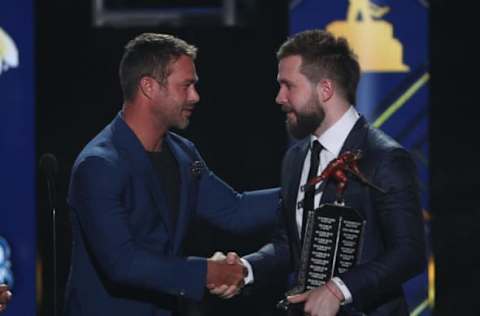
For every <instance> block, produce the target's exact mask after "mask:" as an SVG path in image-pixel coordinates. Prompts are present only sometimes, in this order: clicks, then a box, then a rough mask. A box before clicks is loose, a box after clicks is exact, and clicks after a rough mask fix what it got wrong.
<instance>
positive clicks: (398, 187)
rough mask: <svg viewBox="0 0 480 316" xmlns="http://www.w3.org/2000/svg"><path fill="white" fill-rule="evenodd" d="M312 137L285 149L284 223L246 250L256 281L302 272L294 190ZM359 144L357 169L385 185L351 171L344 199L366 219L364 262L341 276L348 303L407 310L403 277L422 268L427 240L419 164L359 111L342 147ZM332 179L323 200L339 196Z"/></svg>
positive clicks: (380, 310)
mask: <svg viewBox="0 0 480 316" xmlns="http://www.w3.org/2000/svg"><path fill="white" fill-rule="evenodd" d="M309 146H310V141H309V138H307V139H305V140H303V141H301V142H299V143H298V144H296V145H294V146H293V147H292V148H290V150H289V151H288V153H287V154H286V156H285V159H284V162H283V170H282V171H283V174H282V200H283V202H282V204H283V207H282V212H281V223H283V224H282V225H280V226H279V227H278V229H277V231H276V233H275V236H274V238H273V240H272V243H271V244H268V245H266V246H265V247H263V248H262V249H261V250H259V251H258V252H257V253H254V254H251V255H249V256H246V259H247V260H248V261H249V262H250V263H251V264H252V268H253V272H254V278H255V283H257V282H258V283H259V284H260V285H261V284H262V283H267V282H268V278H269V277H271V273H285V271H298V268H299V259H300V251H301V245H300V240H299V237H298V236H299V235H298V229H297V225H296V221H295V214H296V213H295V212H296V211H295V207H296V202H297V192H298V186H299V182H300V176H301V172H302V167H303V162H304V160H305V156H306V154H307V152H308V150H309ZM355 149H360V150H361V151H362V153H363V157H362V158H361V160H360V161H359V165H358V166H359V169H360V171H361V172H362V173H363V174H364V175H365V176H366V177H367V178H368V179H370V180H371V181H372V182H373V183H374V184H376V185H378V186H380V187H381V188H383V189H384V190H386V191H387V193H386V194H382V193H379V192H377V191H375V190H372V189H370V188H369V187H367V186H365V185H363V184H361V183H360V182H358V181H357V180H356V179H354V178H352V177H350V176H349V181H348V186H347V189H346V192H345V201H346V204H347V206H350V207H352V208H354V209H356V210H358V211H359V212H360V213H361V214H362V215H363V216H364V218H365V219H366V221H367V224H366V228H365V233H364V243H363V249H362V253H361V255H360V259H359V263H358V264H357V265H356V266H355V267H353V268H352V269H351V270H350V271H348V272H346V273H344V274H342V275H340V278H341V279H342V280H343V281H344V282H345V284H346V285H347V287H348V289H349V290H350V292H351V293H352V296H353V303H352V304H350V306H346V308H345V310H350V311H356V312H359V313H365V314H367V315H385V316H386V315H389V316H390V315H408V310H407V306H406V303H405V300H404V296H403V292H402V287H401V286H402V283H403V282H405V281H407V280H408V279H410V278H411V277H413V276H415V275H416V274H418V273H420V272H421V271H422V270H423V269H424V268H425V264H426V263H425V261H426V258H425V257H426V254H425V240H424V238H425V237H424V230H423V223H422V218H421V206H420V198H419V188H418V183H417V178H416V168H415V165H414V162H413V160H412V159H411V157H410V155H409V154H408V152H407V151H406V150H405V149H403V148H402V147H401V146H400V145H399V144H397V143H396V142H395V141H394V140H393V139H391V138H390V137H388V136H387V135H385V134H384V133H383V132H381V131H380V130H378V129H375V128H372V127H370V126H369V125H368V124H367V122H366V121H365V119H364V118H363V117H361V118H360V119H359V120H358V121H357V123H356V124H355V126H354V128H353V129H352V131H351V132H350V134H349V135H348V137H347V139H346V141H345V144H344V146H343V148H342V151H341V152H345V151H346V150H355ZM335 188H336V184H335V182H334V180H332V181H328V182H327V184H326V186H325V189H324V191H323V195H322V203H326V202H329V203H333V202H334V201H335Z"/></svg>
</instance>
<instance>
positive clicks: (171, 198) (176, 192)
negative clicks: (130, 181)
mask: <svg viewBox="0 0 480 316" xmlns="http://www.w3.org/2000/svg"><path fill="white" fill-rule="evenodd" d="M147 154H148V156H149V157H150V160H151V161H152V165H153V168H154V169H155V171H156V173H157V175H158V178H159V179H160V183H161V184H162V186H163V188H164V189H165V193H166V195H167V203H168V206H169V208H170V210H171V212H172V214H171V217H172V220H173V227H176V224H177V217H178V212H179V210H178V208H179V201H180V172H179V169H178V163H177V160H176V159H175V157H174V156H173V153H172V151H171V150H170V147H169V146H168V145H167V143H166V142H165V141H164V142H163V144H162V149H161V151H147Z"/></svg>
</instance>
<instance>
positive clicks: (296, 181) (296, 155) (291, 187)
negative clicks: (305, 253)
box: [285, 138, 310, 249]
mask: <svg viewBox="0 0 480 316" xmlns="http://www.w3.org/2000/svg"><path fill="white" fill-rule="evenodd" d="M309 147H310V142H309V138H307V140H305V141H303V142H302V143H299V144H298V145H296V147H295V148H293V150H294V152H293V153H292V155H293V157H292V159H291V163H289V164H288V165H287V166H286V168H287V171H288V170H291V172H288V173H287V174H288V177H287V178H286V182H285V183H287V184H288V189H287V197H288V198H287V206H286V207H287V216H288V217H289V219H288V221H287V222H288V223H289V225H290V231H292V232H293V236H291V237H293V238H294V239H295V245H297V246H298V249H300V238H299V236H298V235H299V231H298V227H297V220H296V217H297V195H298V189H299V185H300V178H301V177H302V170H303V163H304V161H305V157H306V155H307V152H308V149H309ZM290 210H291V211H290Z"/></svg>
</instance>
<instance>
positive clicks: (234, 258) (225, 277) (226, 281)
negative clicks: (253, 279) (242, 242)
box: [207, 252, 248, 299]
mask: <svg viewBox="0 0 480 316" xmlns="http://www.w3.org/2000/svg"><path fill="white" fill-rule="evenodd" d="M247 274H248V270H247V268H246V267H245V266H244V265H243V263H242V261H241V260H240V257H239V256H238V254H236V253H235V252H229V253H228V254H227V255H226V256H225V255H224V254H223V253H222V252H216V253H215V254H214V255H213V256H212V257H211V258H208V260H207V288H208V289H209V290H210V293H211V294H214V295H218V296H219V297H221V298H224V299H228V298H232V297H234V296H235V295H237V294H238V293H240V290H241V289H242V287H243V286H244V285H245V284H244V279H245V277H246V276H247Z"/></svg>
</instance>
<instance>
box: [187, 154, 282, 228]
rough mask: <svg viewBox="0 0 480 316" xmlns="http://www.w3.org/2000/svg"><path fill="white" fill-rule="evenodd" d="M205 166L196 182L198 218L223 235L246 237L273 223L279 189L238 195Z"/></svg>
mask: <svg viewBox="0 0 480 316" xmlns="http://www.w3.org/2000/svg"><path fill="white" fill-rule="evenodd" d="M195 154H196V156H197V157H198V159H200V161H201V162H202V164H203V166H204V170H203V171H202V174H201V176H200V179H199V180H198V181H199V183H198V192H197V199H198V200H197V212H198V215H199V216H201V217H203V218H204V219H206V220H207V221H209V222H210V223H212V224H213V225H214V226H216V227H218V228H220V229H223V230H225V231H229V232H233V233H239V234H246V233H251V232H254V231H258V230H260V229H262V228H264V227H272V226H273V225H274V223H275V220H276V216H277V213H278V210H279V204H280V189H279V188H274V189H265V190H257V191H251V192H244V193H238V192H236V191H235V190H234V189H233V188H232V187H230V186H229V185H228V184H226V183H225V182H224V181H222V180H221V179H220V178H218V177H217V176H216V175H215V174H214V173H213V172H212V171H211V170H209V169H208V167H206V164H205V162H204V161H203V159H202V158H201V157H200V154H199V153H198V152H197V151H196V150H195Z"/></svg>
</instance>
